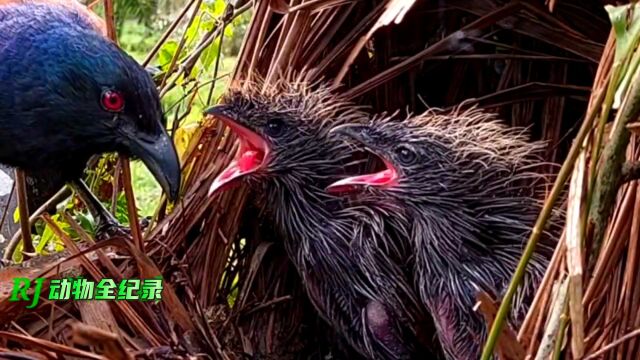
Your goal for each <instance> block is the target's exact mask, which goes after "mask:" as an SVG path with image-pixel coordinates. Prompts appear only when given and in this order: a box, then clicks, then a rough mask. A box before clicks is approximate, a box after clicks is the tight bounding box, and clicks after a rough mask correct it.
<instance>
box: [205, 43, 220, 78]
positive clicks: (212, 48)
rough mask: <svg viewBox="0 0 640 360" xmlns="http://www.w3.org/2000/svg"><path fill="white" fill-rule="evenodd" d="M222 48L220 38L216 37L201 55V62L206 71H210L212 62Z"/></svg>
mask: <svg viewBox="0 0 640 360" xmlns="http://www.w3.org/2000/svg"><path fill="white" fill-rule="evenodd" d="M219 49H220V38H218V39H216V40H215V41H214V42H213V43H211V45H209V47H207V48H206V49H205V50H204V51H203V52H202V55H201V56H200V62H201V63H202V67H203V68H204V71H209V68H210V67H211V64H213V62H214V61H215V60H216V58H217V57H218V52H219Z"/></svg>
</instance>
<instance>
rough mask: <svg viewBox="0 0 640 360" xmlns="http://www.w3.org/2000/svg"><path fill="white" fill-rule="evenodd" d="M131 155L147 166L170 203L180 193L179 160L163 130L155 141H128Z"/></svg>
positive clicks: (135, 139)
mask: <svg viewBox="0 0 640 360" xmlns="http://www.w3.org/2000/svg"><path fill="white" fill-rule="evenodd" d="M129 146H130V151H131V153H132V154H133V155H134V156H136V157H138V158H139V159H140V160H142V162H143V163H144V164H145V165H146V166H147V168H148V169H149V171H151V174H153V176H154V177H155V178H156V180H157V181H158V183H160V186H161V187H162V190H164V192H165V193H166V194H167V195H168V197H169V199H170V200H171V201H175V200H177V198H178V194H179V192H180V160H178V154H177V152H176V149H175V147H174V145H173V141H171V138H170V137H169V135H168V134H167V132H166V131H165V130H164V129H163V130H162V133H161V134H160V135H159V136H158V137H157V139H155V140H147V139H140V138H133V139H130V142H129Z"/></svg>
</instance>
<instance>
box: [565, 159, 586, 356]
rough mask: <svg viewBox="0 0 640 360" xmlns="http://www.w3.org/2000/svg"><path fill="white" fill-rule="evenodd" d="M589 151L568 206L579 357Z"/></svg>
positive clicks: (575, 339) (571, 309)
mask: <svg viewBox="0 0 640 360" xmlns="http://www.w3.org/2000/svg"><path fill="white" fill-rule="evenodd" d="M586 163H587V151H586V149H585V150H584V151H582V152H581V153H580V156H579V157H578V160H577V161H576V165H575V167H574V170H573V175H572V176H571V185H570V189H569V201H568V203H569V208H568V209H567V224H566V229H567V236H566V237H565V239H566V243H567V244H566V247H567V270H568V271H569V313H570V315H571V335H572V336H571V350H572V354H573V356H574V357H575V358H581V357H582V355H583V354H584V309H583V307H582V295H583V286H582V278H583V271H582V239H583V234H584V232H583V231H584V228H583V226H582V225H583V224H584V221H583V219H584V208H585V207H584V201H585V194H584V190H585V180H587V181H588V179H585V178H587V172H586Z"/></svg>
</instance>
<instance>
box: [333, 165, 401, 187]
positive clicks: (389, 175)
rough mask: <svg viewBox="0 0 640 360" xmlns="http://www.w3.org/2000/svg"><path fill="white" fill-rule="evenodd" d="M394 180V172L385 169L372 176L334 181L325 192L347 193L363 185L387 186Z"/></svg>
mask: <svg viewBox="0 0 640 360" xmlns="http://www.w3.org/2000/svg"><path fill="white" fill-rule="evenodd" d="M394 179H395V172H394V171H393V170H391V169H386V170H383V171H379V172H377V173H373V174H366V175H358V176H352V177H348V178H345V179H342V180H339V181H336V182H334V183H333V184H331V185H329V187H328V188H327V191H329V192H331V193H339V192H348V191H351V190H356V189H358V187H359V186H364V185H371V186H376V185H385V184H389V183H391V182H392V181H394Z"/></svg>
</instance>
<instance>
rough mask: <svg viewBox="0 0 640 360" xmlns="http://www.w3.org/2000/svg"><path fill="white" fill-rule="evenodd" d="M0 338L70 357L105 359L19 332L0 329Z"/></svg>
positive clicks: (104, 359) (94, 359)
mask: <svg viewBox="0 0 640 360" xmlns="http://www.w3.org/2000/svg"><path fill="white" fill-rule="evenodd" d="M0 338H3V339H5V340H11V341H15V342H17V343H21V344H23V345H28V346H29V347H31V348H36V349H41V350H46V351H49V352H52V353H55V354H57V355H69V356H71V357H77V358H82V359H93V360H106V358H105V357H104V356H102V355H98V354H94V353H92V352H89V351H84V350H80V349H76V348H72V347H69V346H65V345H62V344H57V343H54V342H51V341H47V340H43V339H38V338H36V337H32V336H26V335H19V334H16V333H11V332H8V331H0ZM49 358H53V357H52V356H49ZM58 358H62V357H58Z"/></svg>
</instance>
